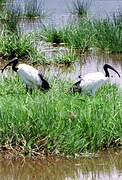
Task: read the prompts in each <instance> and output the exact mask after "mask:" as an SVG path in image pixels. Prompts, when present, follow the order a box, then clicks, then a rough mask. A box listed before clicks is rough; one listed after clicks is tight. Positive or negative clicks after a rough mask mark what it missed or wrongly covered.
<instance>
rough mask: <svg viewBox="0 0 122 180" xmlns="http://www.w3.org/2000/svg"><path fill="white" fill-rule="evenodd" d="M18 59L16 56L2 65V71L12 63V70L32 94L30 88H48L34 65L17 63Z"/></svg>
mask: <svg viewBox="0 0 122 180" xmlns="http://www.w3.org/2000/svg"><path fill="white" fill-rule="evenodd" d="M18 62H19V60H18V58H17V57H15V58H13V59H12V60H11V61H10V62H9V63H8V64H6V65H5V66H4V68H3V69H2V72H3V71H4V69H5V68H6V67H7V66H10V65H12V69H13V71H15V72H17V73H18V75H19V77H20V78H21V79H22V81H23V83H24V84H25V85H26V90H27V91H28V89H30V91H31V94H32V89H33V88H35V87H37V88H40V89H41V90H49V89H50V85H49V83H48V82H47V81H46V80H45V79H44V78H43V75H42V74H41V73H40V72H39V71H38V70H37V69H35V68H34V67H32V66H30V65H27V64H19V65H18V66H17V64H18Z"/></svg>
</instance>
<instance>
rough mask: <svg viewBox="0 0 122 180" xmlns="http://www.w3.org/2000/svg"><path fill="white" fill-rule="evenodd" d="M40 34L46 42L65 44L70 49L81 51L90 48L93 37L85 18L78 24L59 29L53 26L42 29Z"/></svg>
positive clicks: (88, 21)
mask: <svg viewBox="0 0 122 180" xmlns="http://www.w3.org/2000/svg"><path fill="white" fill-rule="evenodd" d="M40 34H41V35H42V36H43V37H44V38H43V39H45V40H46V41H48V42H53V43H65V44H66V45H68V46H70V47H73V48H78V49H82V50H83V51H84V50H87V49H89V47H91V43H92V41H91V39H92V37H93V34H92V24H91V22H90V20H88V19H86V18H82V21H80V22H79V23H73V24H70V25H67V26H63V27H61V28H60V29H57V28H56V27H54V26H53V27H51V28H50V27H48V26H47V27H44V28H42V30H41V33H40ZM42 36H41V37H42Z"/></svg>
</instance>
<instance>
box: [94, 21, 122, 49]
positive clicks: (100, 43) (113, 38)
mask: <svg viewBox="0 0 122 180" xmlns="http://www.w3.org/2000/svg"><path fill="white" fill-rule="evenodd" d="M93 33H94V45H95V46H96V47H98V48H101V49H103V50H106V51H110V52H122V24H121V23H119V24H118V23H117V22H116V23H115V20H114V24H113V23H112V22H111V21H110V19H109V18H107V19H103V20H94V22H93Z"/></svg>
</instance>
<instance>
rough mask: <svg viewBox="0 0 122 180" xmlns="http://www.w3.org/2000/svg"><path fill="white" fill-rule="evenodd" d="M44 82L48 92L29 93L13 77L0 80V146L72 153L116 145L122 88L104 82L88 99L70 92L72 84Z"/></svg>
mask: <svg viewBox="0 0 122 180" xmlns="http://www.w3.org/2000/svg"><path fill="white" fill-rule="evenodd" d="M46 79H47V78H46ZM48 81H49V83H50V85H51V90H50V91H48V92H47V93H44V92H40V90H37V89H35V90H34V91H33V94H32V95H30V94H29V93H28V94H26V93H25V89H24V86H23V83H22V82H21V80H20V79H19V78H18V76H17V75H16V76H13V75H12V76H9V77H5V76H4V77H3V78H2V79H1V83H0V89H1V91H0V109H1V110H0V144H1V148H2V147H3V149H5V148H6V149H11V148H12V149H15V150H16V151H19V153H22V154H24V155H27V154H28V153H30V154H31V155H33V154H35V155H36V154H38V153H40V155H46V154H48V153H49V154H58V155H65V156H66V155H73V156H75V155H76V154H77V155H80V154H81V153H82V152H83V151H86V150H88V151H92V150H98V149H104V148H109V147H118V146H119V145H120V141H121V136H122V134H121V133H122V124H121V119H122V108H121V103H122V94H121V93H122V92H121V90H119V88H118V87H117V86H116V85H110V84H106V85H104V86H103V87H102V88H100V89H99V90H98V91H97V93H96V96H95V97H91V96H89V95H85V94H78V93H76V94H70V93H69V89H70V87H71V84H72V83H71V82H68V81H66V80H62V79H60V78H50V79H48Z"/></svg>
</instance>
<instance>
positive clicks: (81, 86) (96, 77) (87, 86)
mask: <svg viewBox="0 0 122 180" xmlns="http://www.w3.org/2000/svg"><path fill="white" fill-rule="evenodd" d="M103 69H104V71H105V74H103V73H102V72H94V73H88V74H86V75H84V76H83V77H81V76H79V78H80V80H79V81H78V82H76V83H75V84H73V86H72V88H71V89H70V90H71V92H76V91H79V92H81V91H83V92H85V93H91V95H92V96H94V95H95V92H96V90H97V88H99V87H101V86H102V84H104V83H105V82H106V81H107V80H108V79H109V77H110V75H109V72H108V69H111V70H113V71H115V72H116V73H117V74H118V76H119V77H120V74H119V73H118V72H117V71H116V70H115V69H114V68H113V67H112V66H110V65H108V64H105V65H104V66H103Z"/></svg>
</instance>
